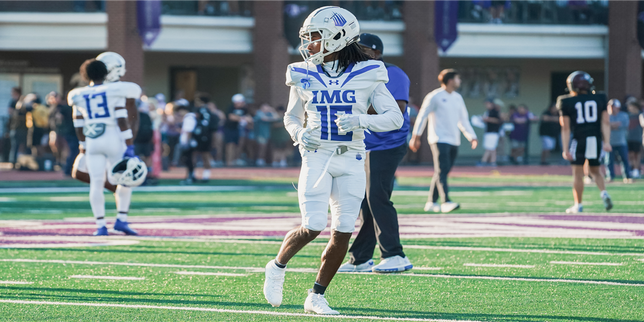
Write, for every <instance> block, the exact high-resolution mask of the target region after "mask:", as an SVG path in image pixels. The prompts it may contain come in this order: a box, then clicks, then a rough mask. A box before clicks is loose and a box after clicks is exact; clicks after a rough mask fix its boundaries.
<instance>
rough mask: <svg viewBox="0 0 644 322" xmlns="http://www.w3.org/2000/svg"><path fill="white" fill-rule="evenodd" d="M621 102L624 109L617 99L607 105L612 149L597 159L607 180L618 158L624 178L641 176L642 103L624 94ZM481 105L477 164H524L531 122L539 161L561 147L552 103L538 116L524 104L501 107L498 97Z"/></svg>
mask: <svg viewBox="0 0 644 322" xmlns="http://www.w3.org/2000/svg"><path fill="white" fill-rule="evenodd" d="M625 102H626V108H625V109H624V108H623V107H622V104H621V102H620V100H618V99H611V100H610V101H609V102H608V106H607V108H608V113H609V115H610V123H611V145H612V147H613V151H612V152H610V153H604V154H603V155H602V156H601V160H602V164H603V165H605V167H606V171H605V172H606V178H607V180H608V182H610V181H612V180H614V179H615V173H616V172H615V164H616V163H617V162H618V161H619V162H620V163H621V166H622V171H621V173H622V174H623V178H624V180H625V181H626V182H631V181H632V179H634V178H639V177H640V176H641V164H642V163H641V160H642V149H643V145H644V136H643V135H642V128H643V127H644V114H643V111H644V110H643V109H642V103H640V102H639V100H638V99H637V98H635V97H627V98H626V100H625ZM485 107H486V111H485V113H484V114H483V115H482V117H481V120H482V124H481V126H482V127H484V128H485V135H484V138H483V148H484V150H485V152H484V154H483V157H482V159H481V161H480V162H478V164H477V165H478V166H491V167H496V166H497V164H498V163H497V162H499V163H505V162H509V163H512V164H524V163H525V164H527V163H528V159H527V152H528V151H527V146H528V142H529V133H530V126H531V124H535V125H538V126H539V136H540V138H541V159H540V164H541V165H549V160H550V155H551V152H552V151H553V150H560V149H561V126H560V124H559V114H560V113H559V111H558V110H557V107H556V105H555V104H554V103H552V104H551V105H550V106H548V107H547V108H546V109H545V110H544V111H543V112H542V113H541V116H537V115H535V114H533V113H532V112H530V111H529V110H528V107H527V106H526V105H525V104H520V105H518V106H515V105H509V107H508V109H507V110H504V108H505V104H504V103H503V101H501V100H500V99H498V98H496V99H487V100H486V101H485ZM507 142H509V145H510V149H509V152H510V153H509V155H506V154H505V153H506V151H507V149H508V148H507V146H506V145H507ZM587 180H590V179H587Z"/></svg>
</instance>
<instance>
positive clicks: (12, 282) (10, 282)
mask: <svg viewBox="0 0 644 322" xmlns="http://www.w3.org/2000/svg"><path fill="white" fill-rule="evenodd" d="M33 283H34V282H20V281H0V284H33Z"/></svg>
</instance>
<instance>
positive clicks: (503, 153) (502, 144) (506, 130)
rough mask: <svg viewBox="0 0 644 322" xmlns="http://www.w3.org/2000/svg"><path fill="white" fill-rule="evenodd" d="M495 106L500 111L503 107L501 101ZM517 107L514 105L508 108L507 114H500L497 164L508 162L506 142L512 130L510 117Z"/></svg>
mask: <svg viewBox="0 0 644 322" xmlns="http://www.w3.org/2000/svg"><path fill="white" fill-rule="evenodd" d="M497 106H499V107H500V108H501V109H503V108H504V107H505V104H503V101H501V100H498V103H497ZM516 111H517V107H516V105H514V104H510V105H509V106H508V111H507V112H503V111H502V112H501V122H502V123H501V130H500V131H499V146H498V147H497V148H496V160H497V162H504V163H507V162H509V161H510V157H509V156H508V149H507V146H508V142H509V140H510V138H509V135H510V133H511V132H512V130H513V129H514V125H513V124H512V123H511V122H510V116H511V115H512V114H514V113H516Z"/></svg>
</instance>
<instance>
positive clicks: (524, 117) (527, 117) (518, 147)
mask: <svg viewBox="0 0 644 322" xmlns="http://www.w3.org/2000/svg"><path fill="white" fill-rule="evenodd" d="M537 120H538V118H537V117H536V116H534V114H532V112H530V111H528V107H527V106H526V105H525V104H520V105H519V106H518V107H517V111H516V112H515V113H514V114H512V115H511V116H510V122H512V124H513V125H514V130H512V132H511V133H510V146H511V147H512V151H511V152H510V158H511V159H510V161H512V163H514V164H519V163H523V162H524V161H527V160H524V159H523V155H524V154H525V151H526V145H527V144H528V136H529V131H530V122H532V121H537Z"/></svg>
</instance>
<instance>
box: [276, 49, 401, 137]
mask: <svg viewBox="0 0 644 322" xmlns="http://www.w3.org/2000/svg"><path fill="white" fill-rule="evenodd" d="M327 64H331V65H332V64H333V63H332V62H331V63H327ZM388 81H389V78H388V76H387V69H386V68H385V66H384V64H383V63H382V62H381V61H377V60H369V61H363V62H359V63H356V64H351V65H349V66H348V67H347V68H346V70H345V71H344V72H343V73H341V74H339V75H337V76H330V75H329V74H328V73H327V72H325V69H324V67H322V66H321V65H317V66H316V65H312V64H307V63H306V62H299V63H293V64H290V65H289V66H288V68H287V71H286V85H288V86H290V87H291V90H290V96H289V103H288V108H287V111H286V114H285V116H284V124H285V126H286V129H287V131H288V132H289V133H290V134H291V137H293V139H294V141H296V142H297V139H296V138H295V134H296V133H297V130H298V129H300V128H302V127H303V125H304V123H305V121H306V124H307V127H309V126H320V130H321V133H322V134H321V140H322V148H335V147H337V146H338V145H347V146H350V147H352V148H357V149H364V138H365V135H364V130H362V129H360V130H355V131H352V132H346V133H345V132H341V131H339V130H338V127H337V125H336V124H335V120H336V119H337V118H338V116H340V115H342V114H354V115H361V116H360V125H361V126H362V127H364V128H367V129H368V130H370V131H375V132H383V131H391V130H396V129H399V128H400V127H401V126H402V124H403V115H402V113H401V112H400V109H399V108H398V105H397V104H396V101H395V100H394V98H393V96H392V95H391V93H390V92H389V90H387V88H386V86H385V84H386V83H387V82H388ZM372 104H373V107H374V109H375V111H376V112H377V113H378V115H367V110H368V108H369V106H370V105H372ZM305 113H306V120H305Z"/></svg>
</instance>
